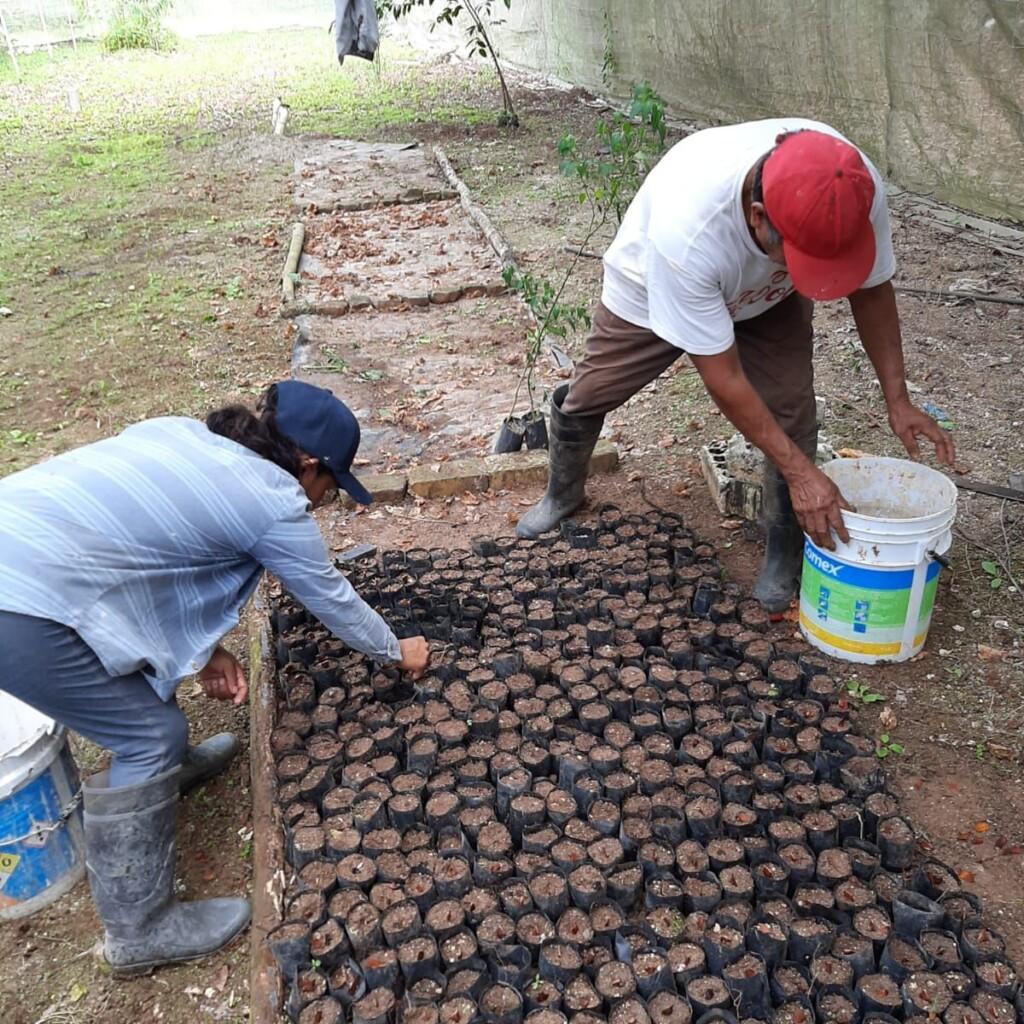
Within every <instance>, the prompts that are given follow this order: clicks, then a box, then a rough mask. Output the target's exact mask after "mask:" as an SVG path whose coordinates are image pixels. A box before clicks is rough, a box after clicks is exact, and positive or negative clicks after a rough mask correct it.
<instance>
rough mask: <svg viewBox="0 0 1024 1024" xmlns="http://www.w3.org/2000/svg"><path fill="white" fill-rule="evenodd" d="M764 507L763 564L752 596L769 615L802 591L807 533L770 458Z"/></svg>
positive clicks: (785, 485) (763, 495) (780, 608)
mask: <svg viewBox="0 0 1024 1024" xmlns="http://www.w3.org/2000/svg"><path fill="white" fill-rule="evenodd" d="M761 507H762V513H763V518H764V528H765V548H764V562H763V563H762V565H761V572H760V575H759V576H758V577H757V582H756V583H755V584H754V590H753V596H754V597H755V598H756V599H757V600H758V601H760V602H761V605H762V607H763V608H764V610H765V611H766V612H770V613H772V614H777V613H778V612H784V611H785V610H786V609H787V608H788V607H789V606H790V605H791V604H792V603H793V598H795V597H796V596H797V594H798V593H799V592H800V569H801V565H802V562H803V552H804V534H803V531H802V530H801V529H800V524H799V523H798V522H797V520H796V516H795V515H794V513H793V502H792V500H791V499H790V496H789V487H788V486H787V484H786V481H785V479H784V478H783V476H782V474H781V473H780V472H779V471H778V470H777V469H776V468H775V466H774V465H773V464H772V463H771V462H769V461H768V460H767V459H766V460H765V464H764V485H763V490H762V497H761Z"/></svg>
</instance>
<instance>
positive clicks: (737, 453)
mask: <svg viewBox="0 0 1024 1024" xmlns="http://www.w3.org/2000/svg"><path fill="white" fill-rule="evenodd" d="M835 457H836V456H835V452H834V451H833V449H832V445H831V444H830V443H829V442H828V441H827V440H826V439H825V438H824V437H822V438H820V439H819V442H818V456H817V460H816V461H817V464H818V465H819V466H820V465H822V464H823V463H825V462H831V461H832V459H834V458H835ZM700 464H701V469H702V470H703V471H704V479H705V480H706V481H707V485H708V490H710V491H711V497H712V499H713V500H714V502H715V506H716V507H717V508H718V511H719V512H721V513H722V515H725V516H734V517H739V518H741V519H750V520H755V521H756V520H757V519H758V518H760V515H761V476H762V473H763V471H764V455H763V454H762V453H761V451H760V450H759V449H757V448H755V447H754V446H753V445H752V444H751V443H750V442H749V441H747V440H746V439H745V438H743V437H742V436H741V435H740V434H734V435H733V436H732V437H731V438H729V440H728V441H711V442H709V443H708V444H706V445H704V447H703V448H701V450H700Z"/></svg>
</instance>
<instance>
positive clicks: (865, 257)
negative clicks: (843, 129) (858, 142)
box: [761, 131, 875, 299]
mask: <svg viewBox="0 0 1024 1024" xmlns="http://www.w3.org/2000/svg"><path fill="white" fill-rule="evenodd" d="M761 183H762V187H763V190H764V208H765V212H766V213H767V214H768V219H769V220H770V221H771V222H772V224H774V225H775V228H776V230H777V231H778V232H779V234H780V235H782V251H783V253H784V254H785V257H786V267H787V269H788V270H789V276H790V277H791V278H792V279H793V285H794V287H795V288H796V290H797V291H798V292H800V294H801V295H805V296H806V297H807V298H809V299H839V298H843V297H845V296H847V295H850V294H851V293H853V292H855V291H856V290H857V289H858V288H860V286H861V285H862V284H863V283H864V282H865V281H866V280H867V279H868V275H869V274H870V273H871V268H872V267H873V266H874V264H875V231H874V228H873V227H872V225H871V204H872V202H873V201H874V198H875V183H874V181H873V180H872V178H871V172H870V171H869V170H868V169H867V167H866V166H865V164H864V161H863V159H862V158H861V155H860V153H859V152H858V151H857V149H856V148H855V147H853V146H851V145H850V144H849V143H848V142H844V141H843V140H842V139H837V138H836V137H835V136H834V135H826V134H825V133H824V132H816V131H801V132H794V133H793V134H792V135H787V136H786V137H785V138H783V140H782V141H781V142H780V143H779V144H778V145H777V146H776V147H775V149H774V150H772V152H771V153H770V154H769V156H768V159H767V160H766V161H765V163H764V167H763V168H762V171H761Z"/></svg>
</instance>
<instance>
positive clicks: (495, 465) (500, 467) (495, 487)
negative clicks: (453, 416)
mask: <svg viewBox="0 0 1024 1024" xmlns="http://www.w3.org/2000/svg"><path fill="white" fill-rule="evenodd" d="M484 463H485V465H486V466H487V471H488V473H490V477H491V483H490V488H491V490H492V491H507V490H512V489H514V488H516V487H542V486H543V485H544V484H546V483H547V480H548V453H547V449H539V450H538V451H533V452H530V451H523V452H508V453H507V454H505V455H488V456H486V457H485V458H484Z"/></svg>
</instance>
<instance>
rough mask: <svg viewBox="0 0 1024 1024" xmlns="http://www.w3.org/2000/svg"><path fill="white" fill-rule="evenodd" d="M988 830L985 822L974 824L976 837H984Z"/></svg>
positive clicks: (987, 824)
mask: <svg viewBox="0 0 1024 1024" xmlns="http://www.w3.org/2000/svg"><path fill="white" fill-rule="evenodd" d="M988 830H989V823H988V822H987V821H977V822H975V823H974V831H975V832H977V833H978V835H984V834H985V833H986V832H987V831H988Z"/></svg>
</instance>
